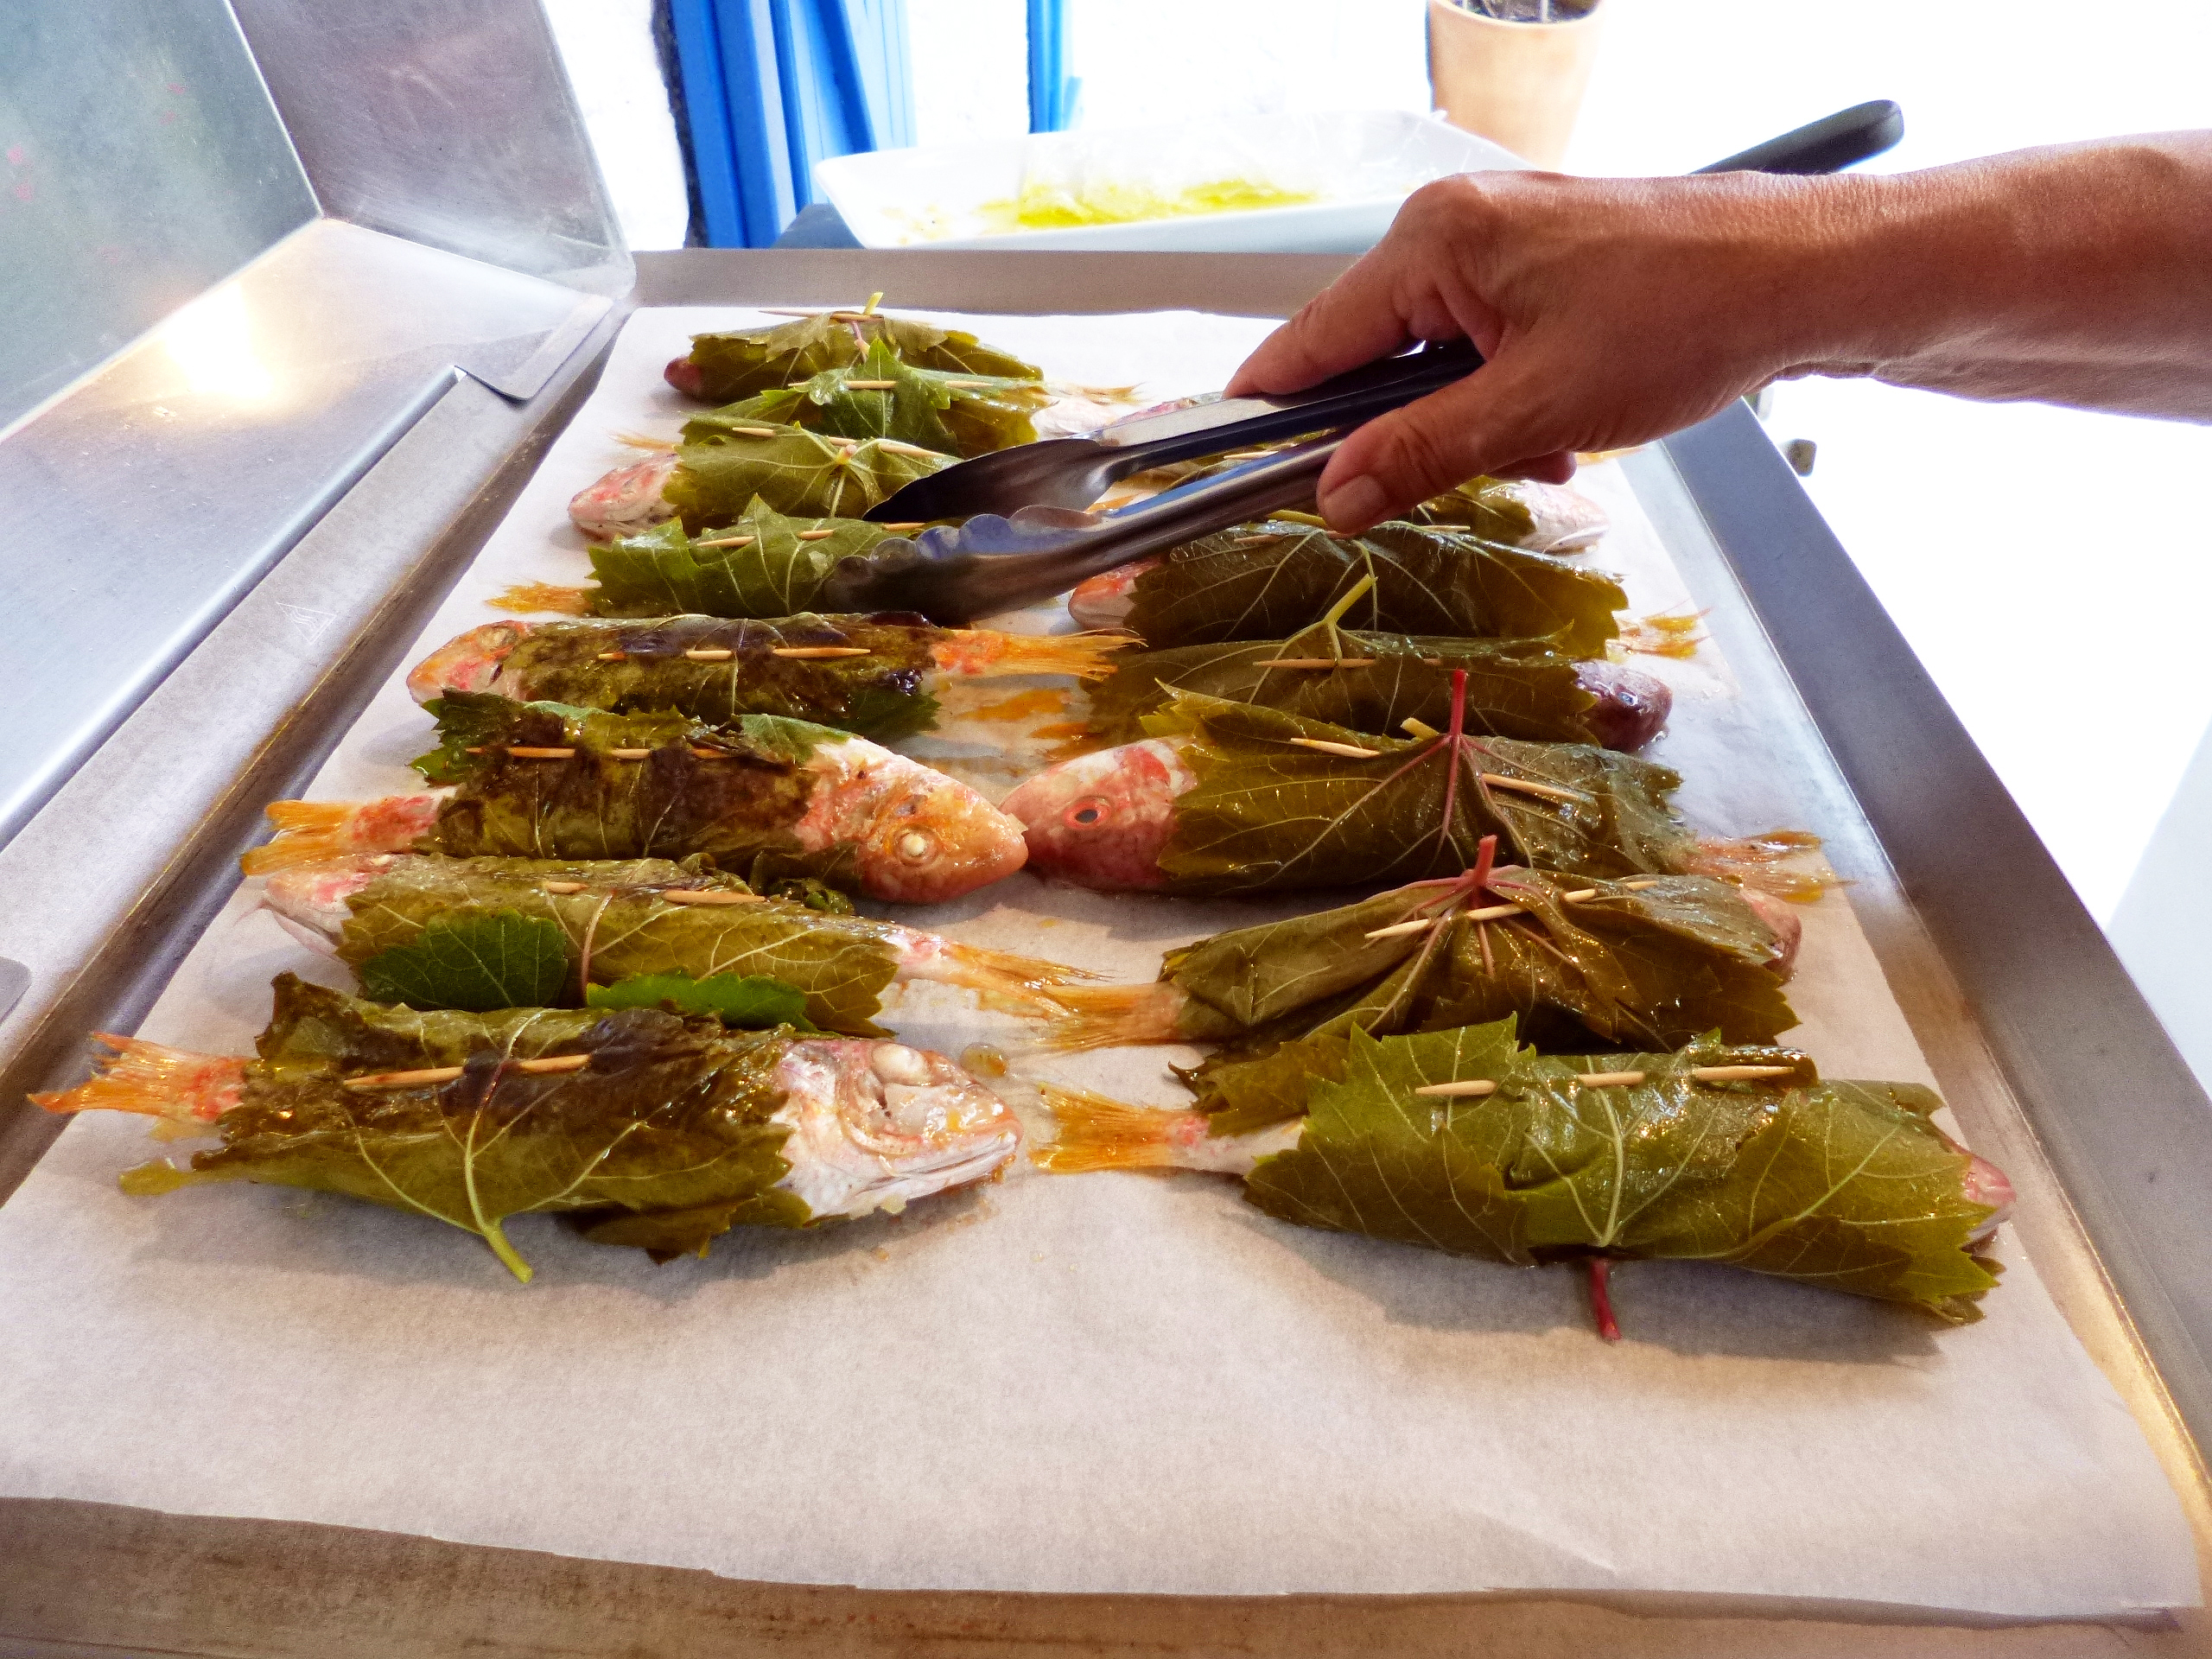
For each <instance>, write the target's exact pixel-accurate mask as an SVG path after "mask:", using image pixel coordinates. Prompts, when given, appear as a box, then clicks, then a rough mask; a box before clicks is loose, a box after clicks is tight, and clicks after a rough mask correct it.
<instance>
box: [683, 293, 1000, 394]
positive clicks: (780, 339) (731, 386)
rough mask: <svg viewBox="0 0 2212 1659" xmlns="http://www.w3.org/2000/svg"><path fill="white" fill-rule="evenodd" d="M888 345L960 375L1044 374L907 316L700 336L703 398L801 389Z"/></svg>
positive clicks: (694, 344) (805, 321) (696, 339)
mask: <svg viewBox="0 0 2212 1659" xmlns="http://www.w3.org/2000/svg"><path fill="white" fill-rule="evenodd" d="M874 340H888V341H889V342H890V344H891V346H892V347H893V349H894V350H896V351H897V352H898V353H899V356H900V357H901V358H902V359H905V360H906V362H908V363H911V364H913V365H915V366H917V367H918V368H925V369H939V370H943V371H945V372H949V373H953V374H975V375H984V376H988V377H992V378H1008V379H1015V380H1034V379H1036V378H1039V375H1040V374H1041V373H1042V371H1041V370H1039V368H1037V366H1036V365H1033V364H1030V363H1025V362H1023V361H1022V360H1021V359H1020V358H1018V357H1010V356H1008V355H1007V353H1004V352H1000V351H995V350H993V349H992V348H991V347H990V346H986V345H984V344H983V343H982V341H981V340H977V339H976V336H975V335H973V334H963V333H961V332H959V331H957V330H955V329H948V328H939V327H935V326H934V325H932V324H930V323H926V322H916V321H909V320H908V319H906V318H904V317H886V316H881V315H872V316H868V317H857V316H850V315H848V316H845V317H838V316H836V315H832V314H829V313H826V312H825V313H823V314H822V315H817V316H811V317H800V318H798V319H796V320H795V321H791V322H786V323H782V324H779V325H778V326H777V327H772V328H755V329H747V330H741V331H738V332H734V333H726V334H694V335H692V336H691V353H690V359H691V362H692V364H693V365H694V366H695V367H696V368H697V369H698V371H699V380H700V395H701V396H702V397H705V398H706V399H707V400H708V401H709V403H715V404H727V403H728V402H730V401H731V400H733V399H734V398H738V397H749V396H750V395H751V394H753V393H754V392H756V391H773V390H775V389H777V388H779V387H782V386H790V385H797V384H798V382H800V381H802V380H805V379H807V378H810V377H811V376H814V375H817V374H819V373H821V372H823V370H825V369H834V368H837V367H840V366H842V365H846V364H849V363H854V362H857V361H858V360H859V359H860V357H861V352H862V351H863V349H864V348H865V346H866V345H867V344H868V343H869V342H872V341H874Z"/></svg>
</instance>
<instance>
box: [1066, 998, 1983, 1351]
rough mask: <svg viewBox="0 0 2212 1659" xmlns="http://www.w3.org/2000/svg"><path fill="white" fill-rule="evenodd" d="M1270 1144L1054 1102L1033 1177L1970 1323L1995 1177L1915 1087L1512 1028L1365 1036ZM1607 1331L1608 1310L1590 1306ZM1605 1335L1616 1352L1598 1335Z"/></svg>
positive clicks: (1315, 1079) (1257, 1133) (1301, 1093)
mask: <svg viewBox="0 0 2212 1659" xmlns="http://www.w3.org/2000/svg"><path fill="white" fill-rule="evenodd" d="M1281 1083H1282V1086H1283V1088H1284V1089H1285V1090H1286V1091H1287V1095H1288V1096H1289V1110H1288V1112H1287V1113H1286V1114H1285V1115H1284V1116H1282V1117H1281V1119H1280V1121H1278V1122H1274V1123H1272V1124H1270V1125H1268V1127H1267V1128H1261V1129H1257V1130H1250V1131H1242V1130H1240V1131H1238V1132H1235V1133H1222V1132H1220V1131H1221V1129H1222V1127H1223V1126H1222V1123H1221V1120H1220V1119H1218V1118H1214V1119H1209V1118H1207V1117H1205V1116H1202V1115H1200V1114H1198V1113H1192V1112H1174V1111H1157V1110H1149V1109H1141V1108H1135V1107H1130V1106H1126V1105H1122V1104H1120V1103H1116V1102H1112V1101H1107V1100H1103V1099H1101V1098H1099V1097H1098V1096H1087V1095H1083V1094H1080V1093H1077V1092H1076V1091H1073V1090H1060V1089H1053V1088H1048V1089H1047V1090H1046V1101H1047V1103H1048V1104H1050V1105H1051V1106H1052V1109H1053V1112H1054V1115H1055V1116H1056V1117H1057V1118H1058V1122H1059V1137H1058V1141H1056V1142H1055V1143H1054V1144H1053V1145H1052V1146H1051V1147H1047V1148H1046V1149H1044V1150H1043V1151H1041V1152H1040V1153H1039V1154H1038V1160H1039V1162H1040V1163H1043V1164H1044V1165H1046V1167H1048V1168H1051V1169H1054V1170H1058V1171H1063V1172H1067V1173H1074V1172H1077V1171H1082V1170H1090V1169H1107V1168H1171V1169H1172V1168H1185V1169H1199V1170H1208V1171H1212V1172H1214V1173H1221V1174H1228V1175H1237V1176H1242V1177H1243V1181H1244V1196H1245V1198H1247V1199H1248V1200H1249V1202H1251V1203H1252V1204H1254V1205H1257V1206H1258V1207H1259V1208H1260V1209H1262V1210H1263V1211H1266V1212H1267V1213H1268V1214H1269V1215H1272V1216H1274V1217H1279V1218H1280V1219H1281V1220H1284V1221H1288V1222H1294V1223H1296V1224H1299V1225H1301V1226H1307V1227H1321V1228H1327V1229H1330V1230H1334V1231H1338V1232H1348V1233H1358V1234H1362V1235H1364V1236H1368V1237H1371V1238H1383V1239H1391V1240H1395V1241H1396V1242H1398V1243H1406V1244H1417V1245H1420V1246H1421V1247H1422V1248H1424V1249H1434V1250H1443V1251H1446V1252H1448V1253H1450V1254H1452V1255H1468V1256H1475V1257H1478V1258H1481V1259H1483V1260H1486V1261H1491V1262H1507V1263H1511V1264H1513V1265H1516V1266H1530V1265H1534V1264H1535V1263H1539V1262H1555V1261H1560V1260H1577V1259H1583V1260H1587V1261H1589V1262H1592V1267H1593V1275H1592V1282H1593V1288H1594V1289H1596V1290H1597V1291H1599V1293H1601V1294H1602V1291H1603V1288H1604V1279H1603V1276H1602V1270H1603V1268H1604V1266H1605V1264H1608V1263H1610V1262H1617V1261H1637V1260H1673V1261H1692V1262H1719V1263H1724V1264H1726V1265H1729V1266H1732V1267H1738V1268H1750V1269H1751V1271H1753V1272H1755V1273H1765V1274H1777V1275H1779V1276H1781V1277H1783V1278H1788V1279H1795V1280H1797V1281H1801V1282H1803V1283H1807V1284H1812V1285H1819V1286H1821V1287H1826V1288H1827V1289H1830V1290H1841V1291H1848V1292H1850V1293H1852V1294H1855V1295H1859V1296H1869V1297H1874V1298H1878V1299H1879V1300H1885V1301H1893V1302H1899V1303H1903V1304H1905V1305H1906V1306H1911V1307H1915V1308H1917V1309H1920V1310H1921V1311H1923V1312H1924V1313H1930V1314H1933V1315H1934V1316H1935V1317H1936V1318H1937V1319H1943V1320H1947V1321H1949V1322H1953V1323H1965V1322H1967V1321H1970V1320H1973V1319H1978V1318H1980V1307H1979V1306H1978V1304H1979V1303H1980V1299H1981V1297H1982V1295H1983V1294H1985V1293H1986V1291H1988V1290H1989V1289H1990V1288H1991V1287H1993V1285H1994V1284H1995V1283H1996V1279H1997V1274H1998V1271H1999V1268H1998V1264H1997V1263H1996V1262H1994V1261H1993V1260H1991V1259H1989V1257H1988V1256H1987V1255H1986V1254H1985V1253H1984V1251H1985V1248H1986V1240H1987V1238H1988V1236H1989V1235H1990V1233H1991V1232H1992V1231H1993V1230H1994V1228H1995V1227H1996V1225H1997V1224H1998V1223H1999V1221H2000V1220H2001V1219H2002V1217H2003V1216H2004V1213H2005V1211H2006V1209H2007V1207H2008V1206H2009V1205H2010V1203H2011V1199H2012V1190H2011V1187H2010V1185H2009V1184H2008V1183H2006V1181H2005V1177H2004V1175H2003V1174H2002V1173H2000V1172H1999V1171H1998V1170H1997V1169H1996V1168H1995V1167H1994V1166H1992V1165H1990V1164H1988V1163H1986V1162H1985V1161H1984V1160H1981V1159H1979V1158H1976V1157H1974V1155H1973V1154H1970V1153H1968V1152H1967V1151H1966V1150H1965V1149H1964V1148H1962V1147H1959V1146H1958V1145H1957V1144H1956V1143H1955V1142H1954V1141H1951V1140H1950V1138H1949V1137H1948V1136H1947V1135H1944V1134H1943V1132H1942V1130H1941V1129H1940V1128H1937V1127H1936V1124H1935V1122H1933V1121H1932V1118H1933V1114H1934V1113H1935V1112H1936V1109H1938V1108H1939V1107H1940V1106H1941V1105H1942V1102H1941V1101H1940V1100H1938V1099H1937V1098H1936V1095H1935V1094H1934V1093H1933V1092H1932V1091H1930V1090H1927V1089H1924V1088H1922V1087H1920V1086H1919V1085H1918V1084H1903V1083H1846V1082H1822V1081H1821V1079H1820V1077H1819V1076H1818V1073H1817V1072H1816V1071H1815V1069H1814V1067H1813V1065H1812V1062H1811V1061H1810V1060H1808V1058H1806V1057H1805V1056H1804V1055H1802V1054H1800V1053H1797V1052H1794V1051H1791V1050H1788V1049H1776V1048H1767V1047H1747V1046H1730V1045H1727V1044H1725V1043H1722V1042H1720V1041H1719V1040H1718V1039H1701V1040H1700V1041H1698V1042H1695V1043H1692V1044H1690V1045H1688V1046H1686V1047H1684V1048H1682V1049H1681V1050H1679V1051H1676V1052H1672V1053H1626V1054H1592V1055H1582V1056H1575V1057H1546V1056H1540V1055H1538V1054H1536V1053H1535V1052H1532V1051H1529V1050H1527V1049H1523V1048H1521V1047H1520V1046H1518V1045H1517V1044H1516V1042H1515V1040H1514V1028H1513V1022H1512V1021H1511V1020H1499V1021H1497V1022H1495V1023H1492V1024H1488V1025H1480V1026H1472V1027H1460V1028H1459V1029H1455V1030H1450V1031H1437V1032H1430V1033H1422V1034H1420V1035H1415V1036H1403V1037H1385V1038H1381V1039H1377V1038H1374V1037H1370V1036H1369V1035H1368V1034H1367V1033H1365V1032H1363V1031H1360V1030H1357V1029H1354V1030H1352V1031H1351V1032H1350V1033H1347V1035H1346V1036H1345V1037H1344V1039H1339V1040H1338V1042H1336V1043H1335V1044H1334V1045H1333V1046H1332V1047H1331V1049H1330V1054H1329V1059H1328V1064H1327V1065H1326V1066H1325V1067H1324V1066H1321V1065H1316V1066H1315V1067H1314V1068H1313V1069H1312V1070H1309V1071H1306V1072H1305V1073H1303V1074H1300V1075H1292V1076H1287V1077H1284V1078H1283V1079H1282V1080H1281ZM1600 1320H1601V1328H1602V1327H1603V1325H1605V1324H1606V1323H1609V1322H1610V1312H1609V1310H1607V1309H1605V1308H1604V1307H1603V1306H1601V1309H1600ZM1609 1334H1612V1333H1611V1332H1609Z"/></svg>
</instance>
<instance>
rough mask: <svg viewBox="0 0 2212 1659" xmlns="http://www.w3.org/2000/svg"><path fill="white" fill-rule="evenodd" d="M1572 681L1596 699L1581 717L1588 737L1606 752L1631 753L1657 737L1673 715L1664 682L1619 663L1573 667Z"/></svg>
mask: <svg viewBox="0 0 2212 1659" xmlns="http://www.w3.org/2000/svg"><path fill="white" fill-rule="evenodd" d="M1574 677H1575V680H1576V682H1577V683H1579V684H1580V686H1581V687H1582V689H1583V690H1585V691H1587V692H1588V693H1589V694H1590V695H1591V696H1593V697H1595V698H1597V699H1598V706H1597V707H1596V708H1595V709H1591V710H1590V711H1589V712H1588V713H1587V714H1586V715H1583V716H1582V723H1583V724H1584V725H1586V726H1587V727H1588V728H1590V734H1591V736H1592V737H1593V738H1595V739H1596V740H1597V741H1599V743H1601V744H1603V745H1604V746H1605V747H1607V748H1609V749H1621V750H1625V751H1630V752H1632V751H1634V750H1637V749H1640V748H1642V747H1643V746H1644V745H1645V744H1647V743H1649V741H1651V740H1652V739H1653V738H1655V737H1656V736H1658V735H1659V733H1660V729H1661V728H1662V727H1664V726H1665V725H1666V723H1667V716H1668V715H1671V714H1673V713H1674V712H1675V694H1674V692H1673V691H1672V690H1670V689H1669V686H1668V684H1667V683H1666V681H1664V680H1662V679H1661V678H1659V677H1657V676H1656V675H1653V674H1647V673H1645V672H1644V671H1643V670H1642V669H1640V668H1630V667H1628V666H1627V665H1626V664H1621V663H1606V662H1586V663H1580V664H1576V665H1575V671H1574Z"/></svg>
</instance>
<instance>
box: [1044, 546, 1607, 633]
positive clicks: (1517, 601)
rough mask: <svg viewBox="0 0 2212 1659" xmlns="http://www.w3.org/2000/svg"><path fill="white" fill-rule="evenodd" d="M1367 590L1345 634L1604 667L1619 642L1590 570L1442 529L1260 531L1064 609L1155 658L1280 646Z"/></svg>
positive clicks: (1192, 551)
mask: <svg viewBox="0 0 2212 1659" xmlns="http://www.w3.org/2000/svg"><path fill="white" fill-rule="evenodd" d="M1131 573H1135V574H1134V575H1132V574H1131ZM1369 578H1372V581H1371V582H1370V586H1369V587H1368V588H1365V589H1364V590H1363V591H1362V592H1361V594H1360V595H1359V597H1358V598H1357V601H1354V602H1353V604H1352V605H1351V607H1350V608H1349V609H1348V610H1347V611H1346V612H1345V613H1344V617H1343V622H1344V626H1348V627H1353V628H1360V629H1364V630H1368V631H1370V632H1376V633H1404V634H1416V635H1440V636H1447V637H1455V638H1463V639H1549V640H1550V641H1551V642H1552V643H1553V644H1554V645H1555V646H1556V647H1557V648H1558V649H1559V650H1560V651H1562V652H1566V653H1567V655H1569V656H1572V657H1598V656H1602V655H1604V654H1605V644H1606V641H1608V640H1610V639H1613V638H1614V637H1615V635H1616V634H1618V632H1619V628H1618V625H1617V624H1616V623H1615V621H1614V620H1613V613H1614V612H1616V611H1618V610H1619V609H1621V608H1622V607H1624V606H1625V605H1626V604H1627V603H1628V595H1627V594H1625V593H1624V592H1623V591H1622V589H1621V586H1620V583H1619V582H1618V581H1616V580H1615V579H1614V578H1613V577H1611V576H1609V575H1605V573H1603V572H1602V571H1597V570H1588V569H1583V568H1582V567H1581V566H1580V565H1578V564H1573V563H1568V562H1567V561H1566V560H1564V559H1559V558H1554V557H1552V556H1549V555H1547V554H1542V553H1529V552H1524V551H1523V550H1521V549H1519V548H1515V547H1507V546H1503V545H1502V544H1501V543H1495V542H1485V541H1482V540H1479V539H1478V538H1477V537H1472V536H1465V535H1460V534H1459V533H1456V532H1454V531H1448V530H1438V529H1423V528H1422V527H1421V526H1419V525H1417V524H1404V523H1401V522H1392V523H1389V524H1377V525H1376V527H1375V528H1374V529H1372V530H1370V531H1366V532H1365V533H1363V535H1359V536H1356V537H1355V536H1338V535H1333V534H1332V533H1331V532H1330V531H1328V530H1326V529H1325V528H1323V527H1321V526H1319V525H1317V524H1298V523H1294V522H1291V521H1288V520H1284V519H1271V520H1268V522H1266V523H1263V524H1242V525H1238V526H1237V527H1236V528H1235V529H1232V530H1225V531H1219V532H1217V534H1215V535H1211V536H1204V537H1199V538H1198V540H1196V541H1193V542H1188V543H1185V544H1184V545H1182V546H1180V547H1179V548H1176V549H1174V550H1173V551H1172V552H1170V553H1169V554H1168V555H1167V556H1166V557H1165V558H1163V559H1161V560H1160V561H1159V562H1157V563H1153V564H1150V565H1147V566H1126V567H1124V568H1123V569H1122V570H1120V571H1115V572H1109V573H1108V575H1106V576H1103V577H1099V578H1095V579H1094V581H1093V582H1088V583H1085V584H1084V587H1083V588H1077V590H1076V594H1075V596H1074V597H1073V598H1072V599H1071V601H1069V607H1070V609H1071V610H1072V611H1073V612H1074V613H1075V615H1076V619H1077V620H1078V621H1080V622H1082V623H1083V624H1084V626H1086V627H1108V626H1111V627H1127V628H1128V629H1129V630H1130V632H1134V633H1136V634H1139V635H1141V636H1142V638H1143V639H1144V641H1145V643H1146V644H1147V645H1150V646H1152V647H1153V648H1154V649H1155V650H1160V649H1166V648H1169V647H1173V646H1179V645H1211V644H1214V643H1216V642H1217V641H1221V640H1234V639H1283V638H1285V637H1287V635H1290V634H1294V633H1296V632H1298V631H1299V630H1300V629H1301V628H1304V627H1306V626H1308V625H1309V624H1311V623H1312V622H1313V620H1314V619H1315V618H1316V617H1319V616H1325V615H1326V614H1327V613H1329V611H1330V610H1331V608H1332V607H1334V606H1335V605H1337V604H1338V603H1339V602H1340V601H1343V600H1344V598H1345V597H1346V596H1347V595H1348V594H1351V592H1352V590H1353V589H1354V588H1357V587H1358V585H1359V584H1360V583H1361V582H1363V581H1365V580H1367V579H1369Z"/></svg>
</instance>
